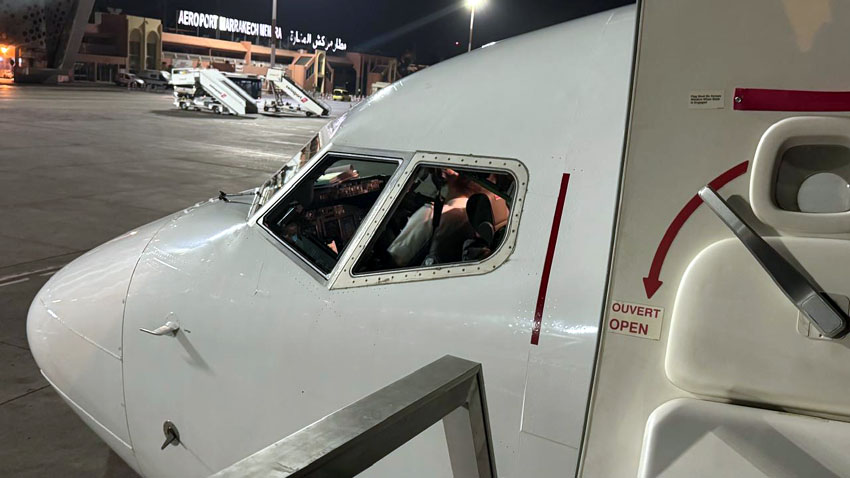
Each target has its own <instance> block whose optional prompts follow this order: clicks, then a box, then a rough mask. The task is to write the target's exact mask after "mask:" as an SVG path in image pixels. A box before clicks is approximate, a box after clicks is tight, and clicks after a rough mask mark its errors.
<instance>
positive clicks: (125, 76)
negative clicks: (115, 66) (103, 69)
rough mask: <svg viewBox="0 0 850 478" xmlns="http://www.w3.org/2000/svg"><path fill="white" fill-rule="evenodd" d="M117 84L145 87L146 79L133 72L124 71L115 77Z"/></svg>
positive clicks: (129, 86)
mask: <svg viewBox="0 0 850 478" xmlns="http://www.w3.org/2000/svg"><path fill="white" fill-rule="evenodd" d="M115 84H116V85H118V86H126V87H128V88H144V87H145V80H143V79H141V78H139V77H138V76H136V75H134V74H133V73H127V72H124V71H122V72H120V73H118V76H116V77H115Z"/></svg>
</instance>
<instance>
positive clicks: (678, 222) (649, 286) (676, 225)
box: [643, 161, 749, 299]
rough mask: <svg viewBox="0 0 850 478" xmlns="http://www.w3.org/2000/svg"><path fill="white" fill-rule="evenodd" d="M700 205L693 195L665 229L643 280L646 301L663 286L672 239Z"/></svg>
mask: <svg viewBox="0 0 850 478" xmlns="http://www.w3.org/2000/svg"><path fill="white" fill-rule="evenodd" d="M748 165H749V161H744V162H743V163H740V164H738V165H736V166H734V167H732V168H731V169H729V170H728V171H726V172H725V173H723V174H721V175H720V176H717V177H716V178H714V180H712V181H711V182H710V183H708V184H709V186H711V187H712V188H714V189H720V188H722V187H723V186H725V185H726V184H728V183H729V181H732V180H733V179H735V178H737V177H738V176H741V175H742V174H744V173H746V172H747V166H748ZM700 204H702V199H700V198H699V196H698V195H696V194H694V197H692V198H691V200H690V201H688V203H687V204H685V207H683V208H682V210H681V211H679V214H677V215H676V217H675V218H674V219H673V222H671V223H670V226H669V227H667V232H665V233H664V237H662V238H661V242H660V243H658V249H656V250H655V257H653V258H652V265H651V266H650V268H649V275H648V276H646V277H644V278H643V287H644V288H645V289H646V298H647V299H651V298H652V296H653V295H655V293H656V292H657V291H658V288H659V287H661V284H663V282H662V281H661V280H660V277H661V266H662V265H664V259H665V258H666V257H667V251H669V250H670V246H671V245H673V239H675V238H676V235H677V234H679V230H681V229H682V226H684V225H685V222H686V221H687V220H688V218H690V217H691V214H693V213H694V211H696V210H697V208H698V207H699V205H700Z"/></svg>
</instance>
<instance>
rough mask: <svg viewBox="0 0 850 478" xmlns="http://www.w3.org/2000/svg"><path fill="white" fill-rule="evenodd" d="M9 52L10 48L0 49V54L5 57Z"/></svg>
mask: <svg viewBox="0 0 850 478" xmlns="http://www.w3.org/2000/svg"><path fill="white" fill-rule="evenodd" d="M8 51H9V47H7V46H4V47H0V53H2V54H4V55H5V54H6V53H7V52H8Z"/></svg>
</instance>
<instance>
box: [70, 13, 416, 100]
mask: <svg viewBox="0 0 850 478" xmlns="http://www.w3.org/2000/svg"><path fill="white" fill-rule="evenodd" d="M181 15H182V13H181ZM91 20H92V21H91V22H89V23H88V24H87V25H86V28H85V34H84V35H83V38H82V41H81V44H80V48H79V54H78V55H77V57H76V61H75V64H74V70H73V74H72V75H70V77H69V80H73V81H91V82H113V81H115V79H116V78H117V77H118V74H119V73H120V72H123V71H127V72H131V73H139V72H142V71H146V70H170V69H171V68H186V67H200V68H208V67H213V68H217V69H220V70H224V71H236V72H244V73H252V74H259V75H265V73H266V70H267V69H268V68H269V67H270V66H271V48H270V46H269V44H270V38H269V39H264V38H262V37H261V36H259V35H255V36H254V37H253V38H251V37H248V36H247V35H244V34H239V33H235V32H229V33H221V32H218V31H216V33H215V37H213V36H212V35H210V36H203V35H202V31H201V29H200V28H197V29H192V28H186V27H183V28H181V27H180V26H178V27H175V28H170V30H172V31H166V29H165V28H164V26H163V23H162V21H161V20H159V19H153V18H143V17H137V16H133V15H126V14H121V13H100V12H98V13H95V14H94V15H93V16H92V18H91ZM278 34H280V33H278ZM296 34H297V33H296ZM216 37H218V38H216ZM222 37H224V38H222ZM304 38H305V37H304V36H303V35H302V36H301V37H299V38H297V40H301V41H302V43H303V39H304ZM311 38H312V37H311ZM315 38H319V36H318V35H317V36H316V37H315ZM264 40H265V41H264ZM297 40H296V43H297ZM321 40H322V41H326V40H325V39H324V37H321ZM314 42H315V41H314ZM263 43H265V44H263ZM279 43H280V42H279ZM288 43H290V45H289V46H290V48H276V50H275V64H276V65H277V66H278V67H285V68H286V69H287V76H289V77H290V78H291V79H292V80H293V81H294V82H295V83H296V84H298V86H300V87H301V88H303V89H304V90H307V91H316V92H319V93H324V94H329V93H331V92H332V90H333V89H334V88H335V87H339V88H346V89H347V90H348V91H349V92H351V93H352V94H356V95H368V94H370V93H371V92H372V90H373V86H374V85H375V83H379V84H380V83H383V82H386V83H391V82H393V81H396V80H397V79H398V78H399V76H400V75H399V71H398V60H396V59H395V58H391V57H386V56H380V55H371V54H365V53H358V52H351V51H328V50H330V49H331V48H333V46H334V45H331V46H329V47H328V48H327V50H326V49H323V48H322V47H321V46H320V44H319V45H315V43H313V44H310V42H307V44H306V45H303V46H304V47H305V48H295V47H293V46H292V45H291V42H288ZM314 45H315V46H318V48H315V49H314V48H311V47H312V46H314ZM296 46H302V45H296ZM336 46H337V47H339V46H344V47H346V48H347V46H346V45H345V44H344V43H340V41H339V40H338V39H337V43H336Z"/></svg>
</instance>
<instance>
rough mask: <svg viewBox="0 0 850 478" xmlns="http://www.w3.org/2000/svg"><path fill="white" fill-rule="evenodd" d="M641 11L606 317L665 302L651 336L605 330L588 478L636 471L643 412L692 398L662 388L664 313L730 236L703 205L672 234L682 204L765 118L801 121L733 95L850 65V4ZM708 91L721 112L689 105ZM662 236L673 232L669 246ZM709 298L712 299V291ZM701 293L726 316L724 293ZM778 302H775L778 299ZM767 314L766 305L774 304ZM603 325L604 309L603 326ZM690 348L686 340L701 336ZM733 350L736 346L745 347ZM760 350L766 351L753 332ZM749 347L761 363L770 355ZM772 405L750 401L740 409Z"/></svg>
mask: <svg viewBox="0 0 850 478" xmlns="http://www.w3.org/2000/svg"><path fill="white" fill-rule="evenodd" d="M642 6H643V9H642V12H641V20H640V31H639V36H638V45H639V46H638V51H637V65H636V70H635V73H636V77H635V80H634V93H633V104H632V110H631V118H630V126H629V128H630V129H629V140H628V144H627V149H626V162H625V173H624V177H623V189H622V197H621V203H620V204H621V206H620V215H619V217H618V224H617V241H616V243H615V252H614V259H613V264H612V269H611V285H610V293H609V295H608V306H607V307H606V310H610V306H611V305H612V304H613V302H615V301H619V302H626V303H632V304H643V305H647V306H651V307H657V308H661V309H663V310H664V311H666V314H667V315H666V316H665V317H664V318H663V323H662V324H660V336H659V339H658V340H652V339H648V338H639V337H635V336H632V335H624V334H621V333H612V332H611V330H608V328H609V326H608V325H607V324H606V330H605V331H604V333H603V335H602V338H601V345H600V349H599V359H598V362H597V374H596V379H595V383H594V390H593V398H592V403H591V411H590V413H591V416H590V418H589V421H588V432H587V434H586V435H585V441H584V448H583V456H582V465H581V468H580V471H581V472H582V474H583V475H584V476H589V477H596V476H633V475H634V474H635V473H636V471H637V469H638V462H639V457H640V443H641V437H642V434H643V430H644V428H645V425H646V420H647V418H648V417H649V415H650V414H651V413H652V411H653V410H654V409H655V408H657V407H658V406H660V405H661V404H662V403H664V402H666V401H669V400H671V399H673V398H676V397H686V396H689V394H688V393H687V392H685V391H683V390H681V389H679V388H677V387H676V386H675V385H673V384H672V383H671V382H670V380H669V379H668V378H667V374H666V371H665V367H664V364H665V356H666V353H667V351H668V344H669V337H668V333H669V331H670V313H671V312H672V311H673V308H674V307H673V305H674V300H675V299H676V297H677V291H678V286H679V283H680V281H681V279H682V277H683V275H684V273H685V270H686V268H687V267H688V265H689V264H690V263H691V261H692V260H693V259H694V257H695V256H697V255H698V254H699V253H700V252H701V251H703V250H704V249H705V248H706V247H708V246H709V245H711V244H713V243H715V242H717V241H719V240H722V239H726V238H728V237H730V236H731V232H729V230H728V229H727V228H726V227H725V226H724V225H723V224H722V223H721V222H720V221H719V220H718V219H717V218H716V217H715V216H714V215H713V214H712V213H711V211H709V210H708V209H707V208H705V207H704V206H699V203H697V207H696V209H694V210H693V211H692V214H690V215H688V214H685V216H684V217H685V218H686V220H684V221H681V223H680V226H681V227H675V226H671V225H672V224H674V222H675V218H676V217H677V216H678V215H679V214H682V211H686V212H687V210H686V209H685V208H686V205H687V204H688V202H689V201H690V200H691V199H692V198H694V196H695V194H696V193H697V191H698V190H699V189H700V188H701V187H702V186H704V185H706V184H707V183H709V182H710V181H712V180H714V179H715V178H718V177H720V176H721V175H722V174H723V173H724V172H726V171H728V170H730V169H732V168H733V167H735V166H736V165H739V164H741V163H743V162H745V161H748V162H749V161H752V159H753V157H754V154H755V150H756V147H757V145H758V142H759V139H760V138H761V136H762V135H763V134H764V132H765V131H766V130H767V129H768V128H769V127H770V126H771V125H772V124H774V123H776V122H777V121H779V120H781V119H783V118H786V117H789V116H797V115H799V114H800V113H788V112H778V111H740V110H738V111H736V110H734V105H735V102H734V91H735V88H737V87H742V88H745V87H746V88H777V89H792V90H814V91H821V90H822V91H844V90H846V89H847V79H848V78H850V63H848V62H847V61H844V60H843V58H845V57H846V45H847V44H848V42H850V29H848V28H847V26H848V25H850V10H848V9H847V8H846V7H844V6H843V4H842V3H841V2H834V1H829V0H824V1H821V0H818V1H811V0H787V1H782V2H777V1H773V0H752V1H747V2H740V1H734V0H715V1H704V0H645V1H644V2H642ZM706 91H721V92H722V94H723V96H724V101H723V104H722V107H715V108H693V107H691V95H692V94H695V93H696V94H698V93H699V92H706ZM717 103H718V104H719V103H720V102H719V101H718V102H717ZM833 114H838V115H841V116H847V114H846V113H833ZM745 166H752V165H751V163H748V164H745ZM751 171H752V170H751V169H748V170H747V171H746V172H743V174H736V175H733V177H732V178H729V179H730V181H728V182H726V184H725V185H724V186H723V187H721V188H720V189H719V193H720V194H721V195H722V196H723V197H724V198H731V199H730V203H731V204H732V205H733V206H736V205H737V206H740V208H736V209H738V210H743V211H746V209H745V208H746V207H747V206H748V204H747V201H748V200H749V197H748V186H749V179H750V178H749V175H750V174H751ZM748 218H749V217H748ZM671 228H672V229H671ZM757 229H758V230H759V232H762V233H764V234H767V235H777V234H779V235H782V234H783V233H777V232H776V231H773V230H771V229H770V228H769V227H763V225H759V224H757ZM668 230H672V231H674V232H675V233H674V234H672V239H671V241H668V242H666V243H665V242H664V239H663V238H664V236H665V234H666V233H667V231H668ZM662 244H665V245H666V247H662ZM667 247H669V248H667ZM823 253H824V257H823V258H822V259H821V260H828V259H829V257H828V256H829V254H828V251H827V250H824V251H823ZM656 257H658V258H659V259H656ZM741 260H743V258H741ZM747 260H750V261H751V260H752V259H749V258H747ZM653 263H656V264H657V270H656V272H655V273H653V269H654V268H653ZM751 285H752V286H753V287H754V290H753V293H754V294H758V293H760V292H761V290H760V289H761V287H762V285H761V282H755V283H753V284H743V283H739V287H741V288H743V287H744V286H746V287H747V289H746V290H749V287H750V286H751ZM700 292H701V293H707V291H700ZM705 297H706V299H705V301H706V303H707V302H708V301H709V296H708V295H706V296H705ZM710 299H713V300H714V301H718V302H719V305H720V308H721V310H723V309H724V307H725V306H724V305H723V304H722V301H723V300H724V298H723V297H720V296H713V295H712V296H711V297H710ZM779 299H780V300H782V299H784V298H783V297H782V296H781V294H779ZM715 306H716V305H715ZM767 307H770V308H771V310H773V309H772V307H773V306H772V305H771V306H767ZM607 318H609V315H608V314H607V313H606V315H605V316H604V317H603V320H605V319H607ZM677 319H678V318H677ZM727 325H731V324H729V323H727ZM735 327H737V326H735ZM790 332H792V333H793V327H792V328H791V330H790ZM722 333H725V334H729V335H731V334H733V333H734V332H732V331H728V330H726V331H724V332H722ZM768 333H769V332H768ZM783 333H784V332H783ZM689 340H690V343H691V344H694V343H695V341H696V340H698V339H697V338H696V337H694V338H691V339H689ZM709 340H710V341H712V342H713V343H716V342H714V341H713V339H709ZM737 343H738V344H740V345H742V346H743V340H738V341H737ZM755 343H757V344H759V345H764V344H765V342H763V341H761V340H760V339H758V338H756V339H755ZM748 350H749V353H750V354H753V355H756V354H759V355H761V354H764V353H770V352H771V351H773V350H774V349H772V348H771V349H768V350H764V351H762V350H758V348H757V347H749V348H748ZM683 353H685V351H684V350H683V351H682V353H681V354H679V355H678V356H679V357H681V356H682V354H683ZM746 353H747V352H746V351H745V350H739V351H737V352H736V353H735V354H734V355H733V356H731V357H730V356H729V354H727V356H726V357H724V359H723V361H722V362H721V363H720V364H717V366H718V368H719V369H727V368H731V367H744V368H746V367H747V366H746V364H745V363H741V362H739V360H743V359H744V357H745V354H746ZM786 363H787V362H786ZM715 372H716V371H715ZM741 378H742V377H741ZM752 378H753V380H754V381H756V382H758V379H757V377H752ZM798 378H799V377H791V376H787V377H786V378H785V380H784V382H787V383H786V384H787V386H788V387H790V386H791V381H794V380H797V379H798ZM799 380H800V383H801V384H805V383H810V382H806V379H805V378H799ZM845 385H846V384H845ZM783 386H786V385H783ZM727 393H728V392H727ZM767 399H768V397H765V396H761V395H759V394H751V396H749V397H748V398H747V401H748V402H750V403H753V402H755V403H763V402H765V401H766V400H767Z"/></svg>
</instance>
